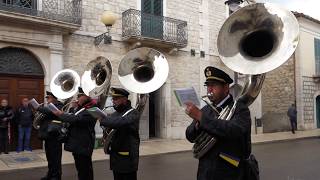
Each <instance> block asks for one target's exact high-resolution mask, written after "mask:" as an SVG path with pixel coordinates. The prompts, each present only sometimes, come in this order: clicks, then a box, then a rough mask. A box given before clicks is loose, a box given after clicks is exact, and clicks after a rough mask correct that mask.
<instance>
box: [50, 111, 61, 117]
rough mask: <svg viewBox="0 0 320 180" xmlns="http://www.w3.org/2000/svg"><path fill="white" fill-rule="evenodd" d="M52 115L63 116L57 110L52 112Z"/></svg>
mask: <svg viewBox="0 0 320 180" xmlns="http://www.w3.org/2000/svg"><path fill="white" fill-rule="evenodd" d="M52 113H53V114H54V115H56V116H61V115H62V114H63V112H62V111H60V110H58V111H52Z"/></svg>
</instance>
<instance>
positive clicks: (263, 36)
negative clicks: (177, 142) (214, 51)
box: [193, 3, 299, 158]
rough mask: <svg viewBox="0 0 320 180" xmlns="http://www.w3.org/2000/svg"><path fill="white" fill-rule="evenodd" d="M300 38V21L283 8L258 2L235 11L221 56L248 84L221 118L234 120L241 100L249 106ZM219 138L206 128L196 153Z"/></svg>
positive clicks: (223, 31) (221, 41) (223, 39)
mask: <svg viewBox="0 0 320 180" xmlns="http://www.w3.org/2000/svg"><path fill="white" fill-rule="evenodd" d="M298 41H299V24H298V22H297V20H296V18H295V16H294V15H293V14H292V13H291V12H290V11H287V10H285V9H283V8H280V7H278V6H275V5H272V4H269V3H265V4H263V3H256V4H250V5H248V6H245V7H243V8H241V9H239V10H238V11H236V12H234V13H233V14H231V16H230V17H229V18H228V19H227V20H226V21H225V22H224V24H223V26H222V27H221V29H220V31H219V35H218V42H217V43H218V51H219V56H220V58H221V60H222V62H223V63H224V64H225V65H226V66H227V67H228V68H230V69H231V70H233V71H235V72H239V73H242V74H245V75H246V84H245V86H244V88H243V89H242V92H241V94H240V95H239V97H237V98H236V99H235V102H234V104H233V106H232V107H231V108H229V107H227V108H228V109H223V110H222V112H221V113H220V114H219V117H218V118H219V119H221V120H230V119H231V118H232V116H233V114H234V111H235V109H236V108H237V103H238V102H240V101H241V102H242V103H244V104H245V105H247V106H249V105H250V104H251V103H252V102H253V101H254V100H255V99H256V97H257V96H258V95H259V93H260V90H261V88H262V84H263V81H264V79H265V73H266V72H269V71H272V70H273V69H275V68H277V67H279V66H281V65H282V64H283V63H285V62H286V61H287V60H288V59H289V58H290V56H291V55H292V54H293V53H294V51H295V49H296V47H297V45H298ZM216 141H217V140H216V138H215V137H213V136H211V135H209V134H207V133H205V132H202V133H201V134H200V135H199V136H198V137H197V138H196V140H195V144H194V146H193V154H194V157H195V158H201V157H202V156H203V155H204V154H206V153H207V152H208V151H209V150H210V149H211V148H212V147H213V146H214V144H215V143H216Z"/></svg>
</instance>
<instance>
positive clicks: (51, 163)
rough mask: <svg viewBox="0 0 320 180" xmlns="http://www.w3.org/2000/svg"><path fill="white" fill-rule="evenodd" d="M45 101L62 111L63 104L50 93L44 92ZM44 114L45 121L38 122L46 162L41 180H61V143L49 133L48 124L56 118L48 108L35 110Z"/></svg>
mask: <svg viewBox="0 0 320 180" xmlns="http://www.w3.org/2000/svg"><path fill="white" fill-rule="evenodd" d="M46 94H47V95H46V97H45V98H46V100H47V102H48V103H53V104H54V105H55V106H56V107H57V108H58V109H62V107H63V104H62V103H61V102H60V101H58V98H57V97H55V96H54V95H53V94H52V93H51V92H50V91H46ZM37 110H38V111H40V112H41V113H43V114H45V120H43V121H41V122H40V128H39V132H38V134H39V138H40V139H41V140H44V144H45V152H46V157H47V161H48V172H47V175H46V176H45V177H43V178H41V180H60V179H61V174H62V171H61V156H62V143H61V142H60V141H59V140H58V139H57V137H56V133H55V132H52V131H50V128H49V124H50V123H51V122H52V121H54V120H57V119H58V117H57V116H56V115H54V114H53V113H52V112H51V111H50V110H49V109H48V108H46V107H39V108H38V109H37Z"/></svg>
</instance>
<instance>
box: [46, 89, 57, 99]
mask: <svg viewBox="0 0 320 180" xmlns="http://www.w3.org/2000/svg"><path fill="white" fill-rule="evenodd" d="M49 96H51V97H53V98H54V99H58V98H57V97H56V96H55V95H53V94H52V92H50V91H46V97H45V98H48V97H49Z"/></svg>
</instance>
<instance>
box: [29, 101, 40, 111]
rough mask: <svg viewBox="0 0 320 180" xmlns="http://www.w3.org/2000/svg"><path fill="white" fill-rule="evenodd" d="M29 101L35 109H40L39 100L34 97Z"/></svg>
mask: <svg viewBox="0 0 320 180" xmlns="http://www.w3.org/2000/svg"><path fill="white" fill-rule="evenodd" d="M29 103H30V104H31V106H32V107H33V109H38V108H39V106H40V104H39V103H38V101H37V100H36V99H34V98H32V99H31V100H30V101H29Z"/></svg>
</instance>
